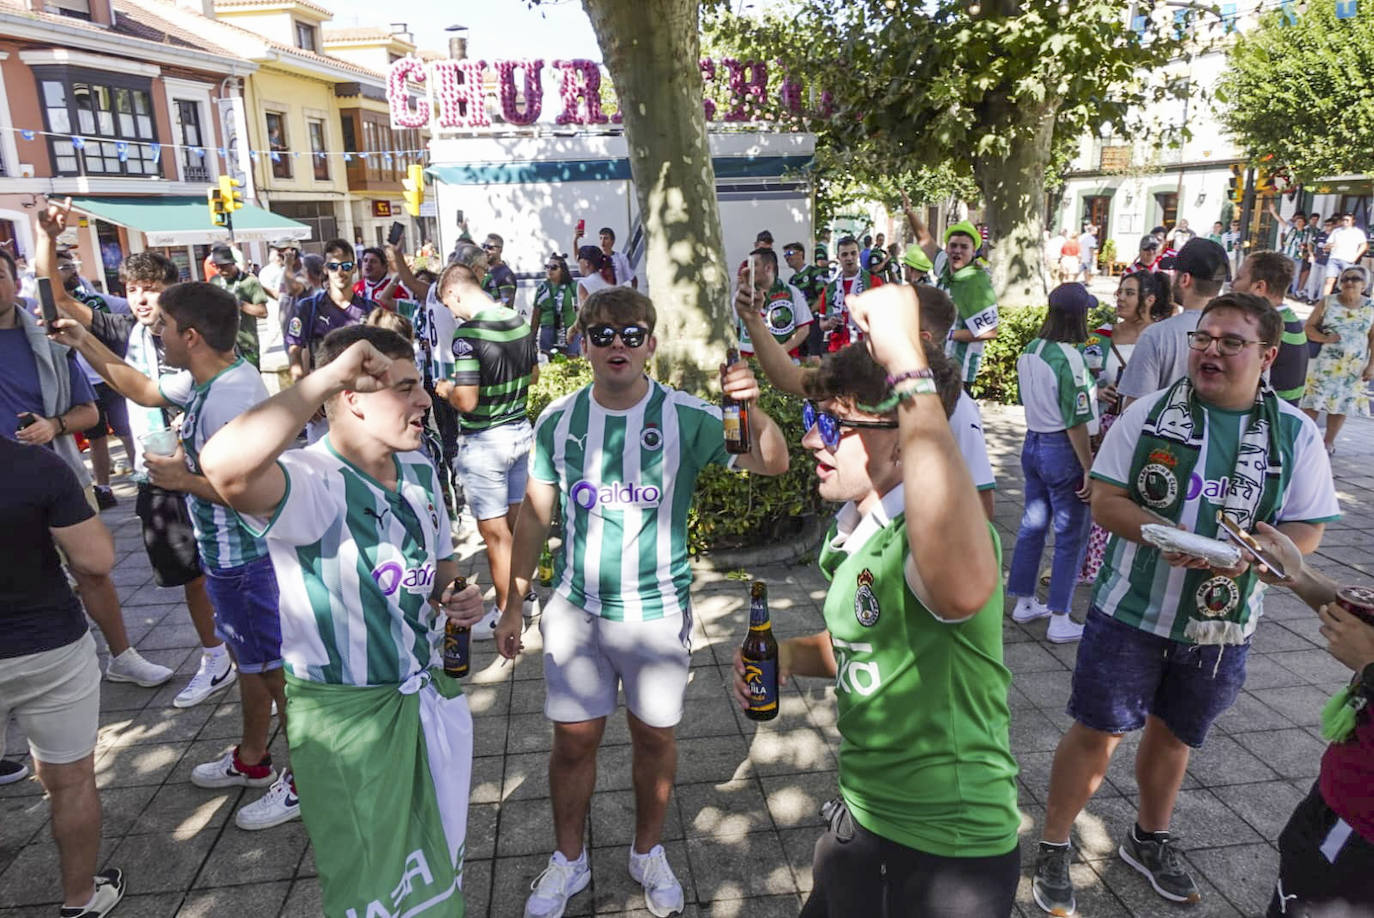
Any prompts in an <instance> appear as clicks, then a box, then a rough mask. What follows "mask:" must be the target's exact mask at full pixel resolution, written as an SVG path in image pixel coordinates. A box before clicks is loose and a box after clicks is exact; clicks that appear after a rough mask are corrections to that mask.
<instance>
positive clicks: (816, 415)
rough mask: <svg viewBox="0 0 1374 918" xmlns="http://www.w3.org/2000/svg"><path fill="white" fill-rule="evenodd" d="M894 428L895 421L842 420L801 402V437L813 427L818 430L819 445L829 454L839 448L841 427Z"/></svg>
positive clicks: (841, 437) (811, 404)
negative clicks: (819, 434) (819, 435)
mask: <svg viewBox="0 0 1374 918" xmlns="http://www.w3.org/2000/svg"><path fill="white" fill-rule="evenodd" d="M896 426H897V422H896V421H856V420H852V419H850V418H842V417H839V416H838V415H834V414H831V413H830V412H829V411H819V410H817V408H816V406H815V405H814V404H813V403H811V402H810V401H805V402H802V428H803V430H802V436H805V435H806V434H808V433H810V432H811V428H813V427H817V428H819V429H820V433H821V444H822V445H823V446H824V447H825V448H826V449H828V450H830V451H831V452H834V451H835V449H836V448H837V447H839V445H840V440H841V439H843V437H844V432H843V431H842V430H840V428H841V427H850V428H863V427H867V428H870V429H876V430H893V429H895V428H896Z"/></svg>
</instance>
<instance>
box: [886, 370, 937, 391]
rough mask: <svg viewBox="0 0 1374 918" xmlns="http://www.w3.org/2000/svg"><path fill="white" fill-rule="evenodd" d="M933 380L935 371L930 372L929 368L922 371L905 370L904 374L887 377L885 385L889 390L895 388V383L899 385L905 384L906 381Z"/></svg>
mask: <svg viewBox="0 0 1374 918" xmlns="http://www.w3.org/2000/svg"><path fill="white" fill-rule="evenodd" d="M934 378H935V371H934V370H932V369H931V368H930V367H926V368H925V369H923V370H907V371H906V372H905V373H898V374H897V375H896V376H889V377H888V378H887V385H888V387H889V388H893V387H895V386H896V385H897V383H899V382H906V381H907V380H908V379H934Z"/></svg>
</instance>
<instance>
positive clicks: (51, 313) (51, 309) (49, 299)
mask: <svg viewBox="0 0 1374 918" xmlns="http://www.w3.org/2000/svg"><path fill="white" fill-rule="evenodd" d="M38 302H39V304H40V305H41V306H42V307H43V324H44V325H46V326H47V331H48V334H50V335H51V334H52V332H53V324H54V323H56V322H57V300H55V299H53V295H52V278H49V277H40V278H38Z"/></svg>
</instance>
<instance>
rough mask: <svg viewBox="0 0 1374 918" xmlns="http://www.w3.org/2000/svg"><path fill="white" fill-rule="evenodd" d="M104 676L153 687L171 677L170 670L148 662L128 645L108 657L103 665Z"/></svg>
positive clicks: (117, 680) (113, 680)
mask: <svg viewBox="0 0 1374 918" xmlns="http://www.w3.org/2000/svg"><path fill="white" fill-rule="evenodd" d="M105 678H106V679H109V680H110V681H111V682H132V683H133V684H134V685H141V686H143V687H144V688H153V687H154V686H157V685H161V684H162V683H164V682H166V681H167V680H168V679H170V678H172V671H171V670H170V669H168V668H167V667H165V666H158V665H157V664H156V663H149V662H148V661H147V660H145V659H143V658H142V657H140V656H139V655H138V651H137V650H134V649H133V648H132V647H130V648H129V649H128V650H126V651H124V652H123V653H121V654H120V655H119V656H117V657H110V662H109V664H108V665H106V667H105Z"/></svg>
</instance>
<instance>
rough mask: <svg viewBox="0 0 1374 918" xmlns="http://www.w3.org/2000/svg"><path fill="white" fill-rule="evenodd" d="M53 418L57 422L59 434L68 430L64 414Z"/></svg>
mask: <svg viewBox="0 0 1374 918" xmlns="http://www.w3.org/2000/svg"><path fill="white" fill-rule="evenodd" d="M53 420H54V421H56V422H57V432H58V434H59V435H60V434H64V433H66V432H67V419H66V418H64V417H62V415H60V414H59V415H58V416H57V417H55V418H53Z"/></svg>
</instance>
